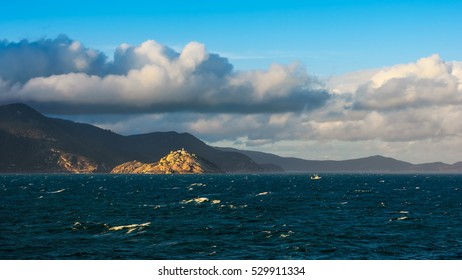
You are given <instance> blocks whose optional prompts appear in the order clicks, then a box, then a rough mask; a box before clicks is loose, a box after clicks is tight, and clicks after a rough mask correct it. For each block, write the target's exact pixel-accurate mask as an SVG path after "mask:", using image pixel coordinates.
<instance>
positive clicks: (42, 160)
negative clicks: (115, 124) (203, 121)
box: [0, 103, 462, 173]
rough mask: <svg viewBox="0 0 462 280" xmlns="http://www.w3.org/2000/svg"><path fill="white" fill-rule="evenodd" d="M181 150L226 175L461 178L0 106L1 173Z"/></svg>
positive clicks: (93, 165)
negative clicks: (118, 128) (120, 130)
mask: <svg viewBox="0 0 462 280" xmlns="http://www.w3.org/2000/svg"><path fill="white" fill-rule="evenodd" d="M183 148H184V149H186V150H188V151H189V152H191V153H194V154H196V155H197V156H198V157H199V158H201V159H204V160H206V161H208V162H210V163H212V164H213V165H215V166H217V167H218V168H219V169H220V170H221V171H223V172H225V173H258V172H283V171H294V172H371V173H372V172H380V173H412V172H415V173H424V172H441V173H460V172H462V162H458V163H455V164H445V163H442V162H436V163H426V164H412V163H408V162H405V161H400V160H396V159H393V158H387V157H383V156H371V157H366V158H359V159H352V160H340V161H333V160H326V161H320V160H305V159H299V158H289V157H280V156H277V155H274V154H269V153H263V152H256V151H246V150H237V149H233V148H221V147H212V146H209V145H207V144H206V143H204V142H203V141H201V140H200V139H198V138H196V137H194V136H193V135H191V134H189V133H177V132H174V131H170V132H153V133H147V134H139V135H130V136H123V135H119V134H117V133H114V132H112V131H110V130H106V129H101V128H98V127H96V126H93V125H90V124H85V123H76V122H72V121H68V120H63V119H57V118H50V117H47V116H44V115H42V114H41V113H39V112H37V111H36V110H34V109H32V108H31V107H29V106H27V105H25V104H20V103H16V104H9V105H1V106H0V172H2V173H25V172H40V173H47V172H52V173H54V172H70V173H93V172H99V173H108V172H110V171H111V170H112V169H113V168H114V167H115V166H117V165H120V164H122V163H125V162H129V161H140V162H144V163H154V162H157V161H159V160H160V159H161V158H162V157H164V156H165V155H167V154H169V153H170V152H171V151H174V150H180V149H183Z"/></svg>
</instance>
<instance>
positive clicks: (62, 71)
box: [0, 36, 329, 114]
mask: <svg viewBox="0 0 462 280" xmlns="http://www.w3.org/2000/svg"><path fill="white" fill-rule="evenodd" d="M0 62H3V63H1V64H0V68H1V69H0V79H1V83H0V87H1V88H0V89H1V92H0V101H1V102H4V103H6V102H15V101H19V102H27V103H29V104H32V105H35V106H36V107H37V108H39V109H41V110H42V111H45V112H48V113H61V114H64V113H68V114H73V113H122V112H130V113H135V112H155V113H161V112H179V111H189V112H219V113H226V112H227V113H265V112H291V111H301V110H307V109H314V108H318V107H320V106H323V105H324V103H325V102H326V101H327V100H328V99H329V94H328V92H327V91H326V90H324V89H323V88H322V86H321V84H320V82H319V81H318V80H316V79H315V78H313V77H311V76H309V75H307V73H306V71H305V70H304V69H303V67H302V66H301V65H299V64H297V63H293V64H291V65H277V64H275V65H272V66H271V67H270V68H269V69H268V70H258V71H257V70H256V71H233V66H232V65H231V64H230V63H229V61H228V59H226V58H224V57H221V56H219V55H218V54H213V53H209V52H207V50H206V48H205V46H204V45H203V44H200V43H197V42H191V43H189V44H187V45H186V46H185V47H184V48H183V50H182V51H181V52H176V51H174V50H173V49H171V48H169V47H167V46H164V45H162V44H160V43H158V42H155V41H152V40H149V41H146V42H144V43H142V44H141V45H139V46H130V45H127V44H122V45H121V46H119V47H118V48H117V50H116V51H115V55H114V59H113V61H108V59H107V58H106V57H105V56H104V55H103V54H101V53H100V52H98V51H96V50H92V49H88V48H85V47H84V46H83V45H82V44H81V43H80V42H78V41H74V40H71V39H69V38H67V37H65V36H61V37H59V38H57V39H54V40H40V41H36V42H28V41H22V42H19V43H7V42H3V44H2V47H1V48H0ZM7 68H9V69H13V71H9V70H8V69H7Z"/></svg>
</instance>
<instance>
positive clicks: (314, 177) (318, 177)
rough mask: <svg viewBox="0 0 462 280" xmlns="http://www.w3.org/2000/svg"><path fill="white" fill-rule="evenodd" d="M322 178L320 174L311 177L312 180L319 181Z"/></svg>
mask: <svg viewBox="0 0 462 280" xmlns="http://www.w3.org/2000/svg"><path fill="white" fill-rule="evenodd" d="M321 178H322V177H320V176H319V175H318V174H313V175H312V176H311V177H310V179H311V180H319V179H321Z"/></svg>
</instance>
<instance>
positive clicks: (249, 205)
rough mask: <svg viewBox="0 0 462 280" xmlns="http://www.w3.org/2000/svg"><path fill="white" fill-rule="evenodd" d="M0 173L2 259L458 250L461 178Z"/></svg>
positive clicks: (431, 254)
mask: <svg viewBox="0 0 462 280" xmlns="http://www.w3.org/2000/svg"><path fill="white" fill-rule="evenodd" d="M320 176H322V179H321V180H310V174H290V173H287V174H237V175H236V174H221V175H111V174H93V175H92V174H85V175H70V174H66V175H62V174H21V175H0V259H49V260H54V259H104V260H106V259H125V260H128V259H147V260H163V259H172V260H184V259H201V260H206V259H212V260H222V259H232V260H234V259H257V260H260V259H279V260H289V259H307V260H313V259H329V260H356V259H360V260H366V259H382V260H387V259H396V260H403V259H462V175H380V174H320Z"/></svg>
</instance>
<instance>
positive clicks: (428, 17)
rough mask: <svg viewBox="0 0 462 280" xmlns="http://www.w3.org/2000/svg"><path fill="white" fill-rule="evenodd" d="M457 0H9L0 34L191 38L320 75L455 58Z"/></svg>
mask: <svg viewBox="0 0 462 280" xmlns="http://www.w3.org/2000/svg"><path fill="white" fill-rule="evenodd" d="M461 10H462V2H461V1H441V0H439V1H393V0H392V1H343V0H327V1H321V0H317V1H316V0H315V1H225V2H223V1H200V2H197V1H134V2H126V1H123V2H122V1H120V2H117V1H8V2H6V3H2V9H1V11H0V34H1V36H2V37H3V38H5V39H8V40H10V41H17V40H21V39H24V38H28V39H31V40H33V39H38V38H41V37H55V36H56V35H58V34H61V33H64V34H66V35H68V36H69V37H71V38H73V39H76V40H79V41H81V42H83V43H84V44H85V45H86V46H88V47H93V48H96V49H99V50H103V51H105V52H107V53H108V55H110V56H111V55H112V52H113V51H114V49H115V47H117V46H118V45H119V44H121V43H129V44H139V43H141V42H143V41H145V40H148V39H154V40H156V41H158V42H161V43H163V44H166V45H168V46H171V47H174V48H175V47H176V48H181V47H183V46H184V45H185V44H186V43H188V42H190V41H199V42H201V43H204V44H205V45H206V46H207V48H208V50H209V51H212V52H217V53H220V54H224V55H227V56H228V58H230V60H231V61H232V62H233V64H234V65H235V67H237V68H238V69H258V68H262V67H267V66H268V65H269V64H271V63H273V62H279V63H288V62H291V61H294V60H299V61H301V62H303V63H304V64H305V66H306V67H307V69H308V70H309V71H310V72H311V73H314V74H318V75H322V76H328V75H336V74H340V73H345V72H349V71H353V70H360V69H365V68H375V67H382V66H386V65H393V64H396V63H402V62H408V61H414V60H416V59H418V58H420V57H423V56H427V55H431V54H433V53H439V54H440V55H441V56H442V57H443V58H444V59H446V60H460V59H461V52H460V51H459V50H460V49H461V48H462V39H461V36H458V34H459V33H460V30H462V21H461V20H459V18H460V11H461Z"/></svg>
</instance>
